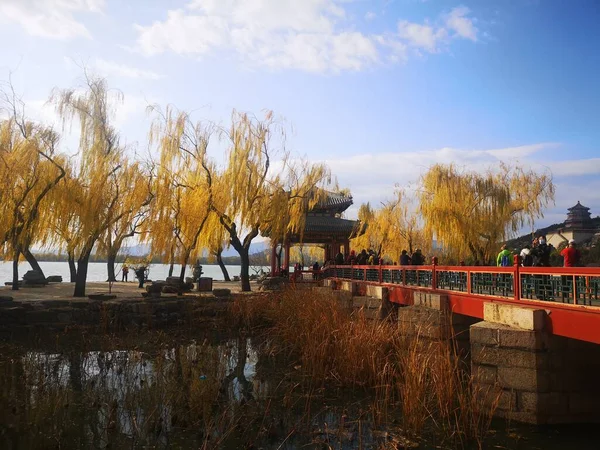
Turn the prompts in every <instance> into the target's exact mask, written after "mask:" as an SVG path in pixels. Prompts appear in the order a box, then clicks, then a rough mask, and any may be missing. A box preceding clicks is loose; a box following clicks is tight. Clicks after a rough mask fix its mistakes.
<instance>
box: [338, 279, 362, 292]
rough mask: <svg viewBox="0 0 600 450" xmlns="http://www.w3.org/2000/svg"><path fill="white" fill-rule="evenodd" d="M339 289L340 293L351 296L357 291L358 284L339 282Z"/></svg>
mask: <svg viewBox="0 0 600 450" xmlns="http://www.w3.org/2000/svg"><path fill="white" fill-rule="evenodd" d="M338 284H339V289H340V290H342V291H348V292H350V293H352V294H355V293H356V292H357V289H358V283H355V282H354V281H339V283H338Z"/></svg>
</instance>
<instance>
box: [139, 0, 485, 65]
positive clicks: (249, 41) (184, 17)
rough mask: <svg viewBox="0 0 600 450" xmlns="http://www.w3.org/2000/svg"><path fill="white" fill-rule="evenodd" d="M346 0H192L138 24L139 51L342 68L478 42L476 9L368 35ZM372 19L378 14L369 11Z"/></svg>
mask: <svg viewBox="0 0 600 450" xmlns="http://www.w3.org/2000/svg"><path fill="white" fill-rule="evenodd" d="M345 3H347V0H303V1H297V0H192V1H191V2H190V3H188V4H187V6H186V7H184V8H180V9H173V10H169V11H167V14H166V18H165V19H164V20H162V21H155V22H153V23H151V24H149V25H138V24H136V25H135V26H134V27H135V30H136V31H137V33H138V39H137V49H138V51H140V52H142V53H144V54H146V55H149V56H150V55H156V54H160V53H164V52H167V51H170V52H173V53H176V54H180V55H187V56H199V57H204V56H207V55H211V54H213V53H214V52H218V51H220V52H226V53H230V54H233V55H235V56H237V57H238V58H240V59H242V60H243V61H244V62H245V63H246V64H249V65H253V66H267V67H270V68H272V69H297V70H304V71H309V72H334V73H335V72H340V71H344V70H354V71H358V70H362V69H364V68H367V67H370V66H372V65H373V64H377V63H381V62H382V61H388V62H399V61H403V60H405V59H406V54H407V53H406V49H407V47H408V46H412V47H416V48H418V49H423V50H426V51H428V52H430V53H434V52H437V51H439V49H440V44H441V43H444V44H449V43H450V41H451V40H452V39H455V38H462V39H472V40H473V36H475V37H476V33H477V30H476V28H474V27H473V26H472V21H473V20H474V19H471V18H470V17H468V14H469V11H468V10H467V9H466V8H455V9H454V10H452V11H451V12H450V13H449V14H447V15H446V16H442V17H441V18H440V20H441V21H442V22H443V24H442V25H436V26H434V25H430V24H429V23H428V22H426V23H424V24H419V23H412V22H407V21H400V22H399V24H398V28H397V30H392V31H389V30H382V31H381V32H378V33H374V34H368V33H364V32H361V31H357V30H356V26H355V24H354V23H352V21H351V20H350V18H349V15H348V14H346V10H345V9H344V4H345ZM373 17H374V14H373V13H370V14H369V13H368V14H367V16H366V18H367V19H369V18H373ZM446 24H448V25H446ZM469 24H471V28H470V29H469ZM450 32H452V33H453V34H452V35H450Z"/></svg>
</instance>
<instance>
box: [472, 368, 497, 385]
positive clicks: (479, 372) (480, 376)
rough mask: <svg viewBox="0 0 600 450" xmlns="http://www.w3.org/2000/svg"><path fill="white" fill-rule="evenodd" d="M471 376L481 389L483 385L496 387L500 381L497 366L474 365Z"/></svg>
mask: <svg viewBox="0 0 600 450" xmlns="http://www.w3.org/2000/svg"><path fill="white" fill-rule="evenodd" d="M471 374H472V376H473V382H474V383H475V384H476V385H477V386H480V387H481V386H482V385H495V384H496V382H497V381H498V368H497V367H496V366H486V365H482V364H475V363H472V366H471Z"/></svg>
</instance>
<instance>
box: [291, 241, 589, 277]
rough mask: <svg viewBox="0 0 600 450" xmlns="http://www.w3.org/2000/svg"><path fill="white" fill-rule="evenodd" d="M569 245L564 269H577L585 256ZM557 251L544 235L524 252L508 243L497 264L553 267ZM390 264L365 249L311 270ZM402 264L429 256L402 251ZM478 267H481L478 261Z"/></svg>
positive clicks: (563, 253)
mask: <svg viewBox="0 0 600 450" xmlns="http://www.w3.org/2000/svg"><path fill="white" fill-rule="evenodd" d="M565 242H566V243H567V246H566V247H565V248H564V249H563V250H562V251H561V252H560V256H562V258H563V266H564V267H576V266H578V265H579V264H580V261H581V253H580V251H579V249H578V248H577V243H576V242H575V241H574V240H573V239H570V240H568V241H567V239H565ZM554 251H555V248H554V246H552V244H550V243H548V242H547V240H546V236H544V235H540V236H538V237H536V238H535V239H533V241H532V242H531V244H527V245H526V246H525V247H524V248H523V249H522V250H521V251H520V252H518V251H517V250H510V249H509V248H508V246H507V245H506V244H504V245H502V247H501V249H500V252H499V253H498V255H497V257H496V265H497V266H498V267H508V266H512V265H513V264H514V256H515V255H518V256H519V264H520V265H521V266H523V267H550V266H551V263H550V260H551V255H552V253H553V252H554ZM380 263H381V264H383V265H386V264H390V265H397V264H398V263H397V262H396V261H393V262H392V261H383V259H382V257H381V256H380V255H379V254H378V253H377V252H375V250H373V249H369V250H367V249H363V250H361V251H360V252H359V253H356V251H355V250H351V251H350V252H349V253H348V254H347V255H344V254H343V253H342V252H341V251H340V252H338V253H337V254H336V255H335V257H334V259H332V260H330V261H325V263H324V264H323V266H320V265H319V263H318V262H317V261H315V262H314V264H313V265H312V266H311V267H310V268H311V269H312V271H313V273H317V272H319V271H320V270H321V269H322V268H325V267H327V266H329V265H334V264H335V265H338V266H342V265H358V266H366V265H379V264H380ZM399 264H400V265H401V266H421V265H424V264H426V258H425V255H423V253H422V251H421V249H419V248H417V249H416V250H415V251H414V252H412V254H409V252H408V251H407V250H402V252H401V254H400V260H399ZM460 265H461V266H464V265H465V263H464V261H461V262H460ZM475 265H480V263H478V262H476V263H475ZM303 269H304V267H303V266H301V265H300V264H299V263H297V264H296V265H295V266H294V271H302V270H303Z"/></svg>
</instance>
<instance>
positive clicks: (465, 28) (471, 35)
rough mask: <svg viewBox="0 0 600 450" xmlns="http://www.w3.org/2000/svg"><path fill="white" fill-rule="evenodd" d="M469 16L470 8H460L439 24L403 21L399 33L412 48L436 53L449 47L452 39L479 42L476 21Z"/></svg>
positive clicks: (399, 25)
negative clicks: (443, 47) (444, 47)
mask: <svg viewBox="0 0 600 450" xmlns="http://www.w3.org/2000/svg"><path fill="white" fill-rule="evenodd" d="M469 14H470V10H469V9H468V8H466V7H464V6H458V7H456V8H454V9H452V10H451V11H450V12H449V13H448V14H446V15H445V16H443V20H442V21H441V23H438V24H429V23H427V22H426V23H424V24H419V23H414V22H408V21H405V20H403V21H400V22H399V23H398V33H399V35H400V37H402V38H403V39H404V40H406V42H408V44H409V45H410V46H412V47H415V48H417V49H420V50H425V51H427V52H429V53H436V52H439V51H440V49H441V47H442V46H446V45H448V44H449V43H450V41H451V39H456V38H460V39H469V40H471V41H477V33H478V30H477V28H476V27H475V25H474V20H475V19H473V18H471V17H468V15H469Z"/></svg>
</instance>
